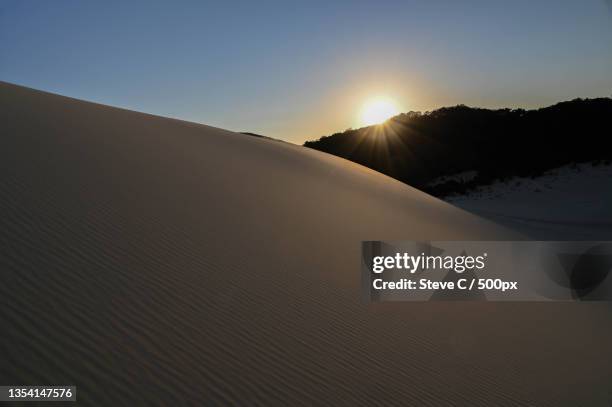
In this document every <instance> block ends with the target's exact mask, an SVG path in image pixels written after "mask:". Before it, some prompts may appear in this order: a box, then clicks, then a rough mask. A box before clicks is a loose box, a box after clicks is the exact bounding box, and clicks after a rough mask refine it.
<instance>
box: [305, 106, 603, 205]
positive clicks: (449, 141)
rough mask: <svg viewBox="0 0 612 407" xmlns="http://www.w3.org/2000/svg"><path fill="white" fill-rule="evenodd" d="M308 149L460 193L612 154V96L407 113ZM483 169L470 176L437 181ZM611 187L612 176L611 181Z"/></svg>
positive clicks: (435, 190)
mask: <svg viewBox="0 0 612 407" xmlns="http://www.w3.org/2000/svg"><path fill="white" fill-rule="evenodd" d="M304 145H305V146H306V147H310V148H313V149H316V150H320V151H325V152H327V153H330V154H334V155H337V156H340V157H344V158H347V159H349V160H351V161H354V162H357V163H359V164H362V165H365V166H366V167H369V168H372V169H374V170H376V171H379V172H382V173H384V174H387V175H389V176H391V177H393V178H396V179H398V180H400V181H402V182H405V183H407V184H409V185H412V186H414V187H416V188H419V189H422V190H424V191H426V192H428V193H430V194H432V195H436V196H446V195H451V194H461V193H464V192H466V191H468V190H471V189H473V188H475V187H478V186H482V185H487V184H490V183H492V182H493V181H496V180H505V179H508V178H510V177H513V176H521V177H525V176H537V175H540V174H541V173H543V172H545V171H547V170H550V169H553V168H556V167H559V166H562V165H567V164H572V163H574V164H575V163H581V162H610V160H611V159H612V99H610V98H597V99H575V100H572V101H569V102H562V103H558V104H556V105H553V106H549V107H545V108H541V109H537V110H524V109H498V110H490V109H480V108H472V107H467V106H464V105H459V106H454V107H445V108H441V109H438V110H434V111H432V112H426V113H423V114H421V113H420V112H409V113H403V114H400V115H398V116H395V117H393V118H392V119H389V120H388V121H387V122H386V123H384V124H382V125H378V126H369V127H364V128H361V129H357V130H347V131H344V132H342V133H336V134H333V135H331V136H327V137H321V138H320V139H319V140H316V141H307V142H306V143H304ZM464 171H476V173H477V175H476V176H475V177H473V178H472V179H469V180H464V181H455V180H450V181H447V182H443V183H434V184H435V185H432V181H434V180H435V179H436V178H438V177H440V176H445V175H453V174H457V173H461V172H464ZM611 187H612V180H611Z"/></svg>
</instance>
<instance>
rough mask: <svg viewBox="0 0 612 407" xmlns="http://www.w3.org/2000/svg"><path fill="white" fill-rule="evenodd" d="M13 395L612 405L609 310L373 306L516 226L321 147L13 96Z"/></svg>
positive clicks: (8, 156)
mask: <svg viewBox="0 0 612 407" xmlns="http://www.w3.org/2000/svg"><path fill="white" fill-rule="evenodd" d="M0 125H1V129H2V132H1V137H0V177H1V178H0V181H1V182H0V209H1V218H0V265H1V272H2V280H1V281H2V284H0V298H1V299H2V302H1V304H2V305H1V308H0V315H1V316H2V317H1V319H0V320H1V321H2V341H1V347H0V357H1V359H2V363H1V364H0V382H1V383H2V384H74V385H76V386H77V387H78V392H77V398H78V401H79V402H78V403H77V404H78V405H95V406H100V405H114V406H119V405H125V406H132V405H198V406H202V405H249V406H251V405H253V406H275V405H278V406H302V405H303V406H315V405H324V406H361V405H363V406H376V405H384V406H393V405H432V406H434V405H435V406H439V405H466V406H468V405H469V406H475V405H482V406H491V405H526V406H527V405H528V406H559V405H571V406H576V405H602V406H603V405H608V404H609V403H610V402H611V401H612V394H611V390H610V388H611V387H610V385H611V383H612V363H611V362H612V346H611V344H612V324H611V322H612V309H611V308H610V306H609V305H607V304H573V303H566V304H553V303H543V304H518V303H503V304H499V303H498V304H496V303H382V304H367V303H363V302H362V301H361V298H360V271H359V266H360V258H359V254H360V241H361V240H374V239H386V240H393V239H396V240H399V239H407V240H413V239H418V240H427V239H431V240H450V239H508V238H510V239H512V238H515V236H514V235H513V234H512V233H510V232H509V231H508V230H506V229H503V228H501V227H498V226H496V225H494V224H493V223H490V222H489V221H486V220H483V219H481V218H478V217H476V216H474V215H471V214H469V213H467V212H464V211H462V210H460V209H457V208H455V207H453V206H451V205H449V204H447V203H444V202H442V201H440V200H437V199H435V198H432V197H430V196H427V195H425V194H423V193H421V192H419V191H417V190H415V189H412V188H410V187H407V186H405V185H403V184H401V183H399V182H397V181H394V180H392V179H390V178H388V177H385V176H383V175H380V174H378V173H375V172H373V171H371V170H368V169H366V168H364V167H361V166H359V165H356V164H353V163H350V162H348V161H346V160H343V159H339V158H336V157H333V156H331V155H327V154H323V153H320V152H317V151H314V150H311V149H307V148H302V147H298V146H293V145H290V144H287V143H281V142H276V141H271V140H266V139H262V138H257V137H249V136H245V135H242V134H237V133H233V132H229V131H225V130H221V129H216V128H212V127H208V126H204V125H200V124H194V123H188V122H183V121H178V120H172V119H166V118H161V117H156V116H151V115H146V114H142V113H136V112H131V111H127V110H121V109H116V108H112V107H108V106H102V105H98V104H92V103H87V102H83V101H78V100H75V99H69V98H64V97H60V96H56V95H51V94H47V93H42V92H38V91H33V90H30V89H26V88H22V87H17V86H14V85H10V84H6V83H0Z"/></svg>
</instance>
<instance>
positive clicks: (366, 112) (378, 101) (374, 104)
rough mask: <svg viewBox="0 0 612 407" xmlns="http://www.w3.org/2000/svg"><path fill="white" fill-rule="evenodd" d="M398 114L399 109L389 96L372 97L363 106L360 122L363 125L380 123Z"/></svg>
mask: <svg viewBox="0 0 612 407" xmlns="http://www.w3.org/2000/svg"><path fill="white" fill-rule="evenodd" d="M397 114H399V109H398V108H397V106H396V104H395V103H394V102H393V101H392V100H390V99H387V98H375V99H371V100H368V101H367V102H366V103H365V104H364V105H363V107H362V108H361V113H360V115H359V124H360V125H361V126H371V125H373V124H380V123H382V122H384V121H385V120H387V119H389V118H391V117H393V116H395V115H397Z"/></svg>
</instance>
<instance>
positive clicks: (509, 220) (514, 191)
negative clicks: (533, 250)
mask: <svg viewBox="0 0 612 407" xmlns="http://www.w3.org/2000/svg"><path fill="white" fill-rule="evenodd" d="M447 201H448V202H451V203H452V204H454V205H457V206H459V207H461V208H464V209H466V210H469V211H470V212H473V213H476V214H478V215H481V216H483V217H486V218H488V219H492V220H494V221H495V222H497V223H500V224H503V225H507V226H508V227H511V228H512V229H514V230H520V231H521V232H522V233H523V234H525V235H526V236H528V237H529V238H532V239H535V240H572V239H574V240H611V239H612V165H610V164H605V163H601V162H594V163H589V164H580V165H569V166H563V167H560V168H557V169H555V170H551V171H549V172H547V173H545V174H543V175H541V176H539V177H514V178H511V179H508V180H506V181H497V182H495V183H493V184H492V185H489V186H486V187H480V188H478V189H477V190H475V191H473V192H471V193H466V194H464V195H457V196H452V197H448V198H447Z"/></svg>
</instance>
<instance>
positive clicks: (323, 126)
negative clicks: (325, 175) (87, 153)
mask: <svg viewBox="0 0 612 407" xmlns="http://www.w3.org/2000/svg"><path fill="white" fill-rule="evenodd" d="M125 3H128V2H111V1H101V2H96V4H94V2H91V1H80V0H78V1H60V0H52V1H49V0H40V1H28V0H0V79H1V80H4V81H8V82H13V83H17V84H22V85H26V86H30V87H34V88H38V89H43V90H48V91H51V92H56V93H60V94H64V95H68V96H73V97H77V98H81V99H87V100H93V101H96V102H101V103H105V104H110V105H116V106H121V107H127V108H131V109H135V110H140V111H145V112H149V113H155V114H160V115H164V116H173V117H178V118H183V119H187V120H193V121H197V122H201V123H206V124H210V125H214V126H218V127H223V128H228V129H231V130H236V131H251V132H257V133H261V134H265V135H268V136H272V137H276V138H282V139H285V140H289V141H293V142H302V141H304V140H305V139H312V138H318V137H319V136H322V135H325V134H330V133H332V132H335V131H341V130H344V129H346V128H348V127H354V126H356V124H357V123H356V117H357V113H358V110H359V107H360V106H361V105H362V104H363V103H364V101H366V100H367V99H368V98H371V97H373V96H377V95H385V96H387V97H390V98H392V99H393V100H395V101H396V102H397V104H398V105H399V106H400V107H401V110H402V111H408V110H421V111H425V110H431V109H433V108H437V107H441V106H445V105H452V104H458V103H465V104H468V105H472V106H483V107H502V106H509V107H517V106H523V107H536V106H543V105H547V104H552V103H555V102H557V101H561V100H567V99H572V98H575V97H595V96H609V95H611V94H612V12H611V7H610V4H609V2H608V3H607V2H606V1H605V0H581V1H578V0H575V1H560V0H556V1H533V0H532V1H513V2H508V1H495V0H488V1H469V0H466V1H412V2H410V1H386V2H385V1H368V2H365V1H358V0H352V1H346V2H342V1H323V2H320V3H317V2H315V1H308V2H300V3H299V4H298V3H297V2H291V1H279V2H265V1H262V2H254V1H249V2H244V3H240V2H214V3H212V2H211V3H206V2H203V1H194V2H187V1H184V2H171V1H164V2H156V1H142V2H129V3H130V4H125Z"/></svg>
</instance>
